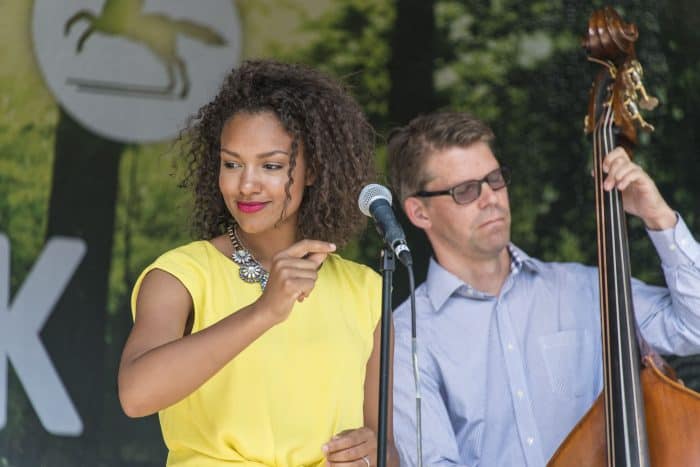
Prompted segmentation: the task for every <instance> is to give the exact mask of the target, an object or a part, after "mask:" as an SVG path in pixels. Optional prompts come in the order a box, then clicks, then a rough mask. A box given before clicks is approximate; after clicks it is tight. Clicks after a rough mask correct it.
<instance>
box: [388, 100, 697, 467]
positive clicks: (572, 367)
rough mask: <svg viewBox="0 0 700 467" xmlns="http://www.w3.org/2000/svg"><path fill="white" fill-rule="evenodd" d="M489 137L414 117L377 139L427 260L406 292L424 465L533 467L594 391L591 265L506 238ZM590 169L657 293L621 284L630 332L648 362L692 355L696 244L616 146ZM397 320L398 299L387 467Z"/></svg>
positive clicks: (411, 441) (401, 410) (404, 454)
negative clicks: (637, 242)
mask: <svg viewBox="0 0 700 467" xmlns="http://www.w3.org/2000/svg"><path fill="white" fill-rule="evenodd" d="M492 139H493V133H492V132H491V130H490V129H489V128H488V127H487V126H486V125H485V124H484V123H482V122H480V121H479V120H477V119H475V118H473V117H471V116H469V115H467V114H463V113H437V114H432V115H427V116H422V117H418V118H416V119H414V120H413V121H412V122H410V123H409V124H408V125H407V126H406V127H403V128H399V129H397V130H395V131H394V132H393V133H392V135H391V136H390V139H389V148H388V153H389V161H390V170H391V177H392V185H393V188H394V189H395V191H396V192H397V195H398V197H399V198H400V200H401V203H402V207H403V209H404V211H405V212H406V215H407V216H408V218H409V219H410V221H411V222H412V223H413V224H414V225H416V226H417V227H419V228H421V229H423V230H424V231H425V233H426V235H427V237H428V240H429V241H430V243H431V245H432V247H433V252H434V257H433V258H432V259H431V262H430V266H429V269H428V274H427V279H426V281H425V283H423V284H421V285H420V286H419V287H418V288H417V290H416V308H417V332H418V367H419V375H420V378H419V379H420V392H421V397H422V433H423V442H422V450H423V456H422V457H423V465H426V466H427V465H429V466H448V465H449V466H456V465H459V466H476V465H479V466H488V467H491V466H509V467H510V466H543V465H545V463H546V462H547V460H548V459H549V458H550V457H551V455H552V454H553V453H554V451H555V450H556V449H557V447H558V446H559V445H560V443H561V442H562V441H563V440H564V438H565V437H566V435H567V434H568V433H569V431H570V430H571V429H572V428H573V426H574V425H575V424H576V422H577V421H578V420H579V419H580V418H581V417H582V416H583V415H584V414H585V412H586V411H587V410H588V408H589V407H590V406H591V404H592V403H593V401H594V400H595V398H596V397H597V396H598V394H599V393H600V391H601V390H602V387H603V381H602V356H601V342H600V341H601V339H600V313H599V296H598V273H597V270H596V269H595V268H592V267H587V266H584V265H581V264H574V263H546V262H542V261H539V260H537V259H535V258H531V257H529V256H528V255H527V254H526V253H524V252H523V251H522V250H520V249H519V248H517V247H516V246H515V245H513V244H512V243H510V222H511V216H510V208H509V202H508V190H507V188H506V185H507V184H508V182H509V180H510V178H509V176H510V173H509V171H508V169H507V168H506V167H503V166H500V165H499V162H498V160H497V159H496V157H495V156H494V155H493V152H492V150H491V147H490V142H491V141H492ZM603 168H604V170H605V172H607V176H606V179H605V182H604V187H605V189H606V190H611V189H613V188H617V189H618V190H620V191H621V192H622V194H623V200H624V206H625V209H626V211H627V212H628V213H630V214H633V215H635V216H638V217H640V218H641V219H642V220H643V221H644V223H645V224H646V227H647V230H648V233H649V237H650V238H651V241H652V243H653V244H654V246H655V247H656V250H657V251H658V253H659V256H660V257H661V262H662V267H663V270H664V274H665V276H666V281H667V284H668V289H666V288H663V287H654V286H649V285H645V284H643V283H641V282H639V281H637V280H633V297H634V305H635V313H636V316H637V321H638V323H639V326H640V328H641V332H642V334H643V336H644V337H645V338H646V340H647V341H648V342H649V343H650V344H651V345H652V346H653V347H654V348H655V349H656V350H657V351H659V352H660V353H665V354H668V353H674V354H686V355H687V354H692V353H697V352H699V351H700V245H698V243H697V242H696V241H695V240H694V239H693V237H692V235H691V234H690V232H689V231H688V228H687V227H686V225H685V223H684V222H683V220H682V219H681V218H680V217H679V216H678V215H677V214H676V213H675V212H674V211H673V210H671V208H670V207H669V206H668V205H667V204H666V202H665V201H664V199H663V198H662V197H661V195H660V194H659V191H658V190H657V188H656V185H655V184H654V182H653V181H652V180H651V179H650V178H649V176H648V175H647V174H646V173H645V172H644V171H643V170H642V169H641V168H640V167H639V166H638V165H636V164H634V163H633V162H631V161H630V159H629V157H628V156H627V154H626V153H625V151H624V150H622V149H620V148H617V149H615V150H613V151H612V152H611V153H610V154H608V155H607V156H606V158H605V160H604V163H603ZM465 182H466V183H465ZM410 315H411V310H410V305H409V303H408V302H406V303H403V304H402V305H401V306H399V307H398V308H397V309H396V311H395V313H394V322H395V330H396V336H395V343H396V344H395V345H396V348H395V353H394V427H395V428H394V436H395V438H396V442H397V445H398V447H399V452H400V456H401V459H402V462H401V465H415V464H417V460H416V457H417V453H416V451H417V450H416V410H415V406H416V404H415V385H414V378H413V368H412V356H411V338H410V337H411V316H410Z"/></svg>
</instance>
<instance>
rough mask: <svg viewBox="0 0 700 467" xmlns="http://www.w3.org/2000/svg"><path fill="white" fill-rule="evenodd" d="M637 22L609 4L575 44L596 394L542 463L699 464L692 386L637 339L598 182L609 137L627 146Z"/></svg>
mask: <svg viewBox="0 0 700 467" xmlns="http://www.w3.org/2000/svg"><path fill="white" fill-rule="evenodd" d="M637 38H638V30H637V27H636V26H635V25H634V24H631V23H625V22H624V21H623V20H622V19H621V18H620V16H619V15H618V14H617V12H615V10H613V9H612V8H611V7H605V8H603V9H601V10H598V11H596V12H594V13H593V14H592V15H591V18H590V20H589V23H588V33H587V36H586V37H585V38H584V40H583V46H584V48H585V49H586V50H587V52H588V60H590V61H591V62H594V63H596V64H598V65H600V66H601V69H600V71H599V73H598V75H597V76H596V78H595V80H594V82H593V85H592V87H591V91H590V97H589V104H588V113H587V115H586V119H585V129H586V132H587V133H589V134H591V135H592V140H593V174H594V186H595V210H596V226H597V243H598V270H599V287H600V312H601V330H602V353H603V381H604V388H603V392H602V394H601V395H600V396H599V397H598V399H597V400H596V401H595V403H594V404H593V406H592V407H591V409H589V411H588V412H587V413H586V415H584V417H583V418H582V419H581V420H580V421H579V423H578V424H577V425H576V426H575V427H574V429H573V430H572V431H571V433H570V434H569V436H568V437H567V438H566V439H565V440H564V442H563V443H562V444H561V446H560V447H559V449H558V450H557V451H556V452H555V453H554V455H553V456H552V458H551V459H550V461H549V463H548V466H550V467H560V466H562V467H564V466H565V467H571V466H581V467H587V466H590V467H599V466H615V467H623V466H624V467H649V466H653V467H670V466H673V467H679V466H682V467H689V466H700V394H698V393H696V392H694V391H692V390H690V389H688V388H687V387H685V386H684V385H683V384H682V382H681V381H679V380H678V379H677V378H676V375H675V373H674V372H673V369H672V368H671V367H670V366H669V365H668V364H666V363H665V362H664V361H663V359H662V358H661V357H660V356H659V355H657V354H656V353H654V351H653V350H652V349H651V348H650V347H649V346H648V345H647V344H646V343H645V342H644V340H643V339H642V337H641V335H640V334H639V331H638V327H637V324H636V321H635V315H634V310H633V303H632V295H631V281H630V262H629V247H628V243H627V231H626V218H625V212H624V209H623V205H622V197H621V194H620V193H619V192H618V191H617V190H616V189H614V190H612V191H610V192H608V191H605V190H604V189H603V180H604V178H605V173H604V172H603V169H602V161H603V158H604V157H605V155H606V154H608V153H609V152H610V151H612V149H613V148H614V147H615V146H618V145H619V146H622V147H624V148H625V149H626V150H627V152H628V154H630V155H631V151H632V148H633V147H634V146H635V144H636V142H637V130H638V129H641V130H644V131H651V130H653V127H652V126H651V125H650V124H648V123H647V122H646V121H645V120H644V118H643V117H642V116H641V113H640V107H641V108H642V109H646V110H651V109H653V108H654V107H655V106H656V104H657V103H658V101H657V100H656V99H655V98H653V97H651V96H649V95H648V94H647V91H646V89H645V88H644V85H643V83H642V67H641V65H640V64H639V62H638V61H637V58H636V53H635V49H634V43H635V42H636V40H637Z"/></svg>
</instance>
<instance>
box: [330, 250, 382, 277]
mask: <svg viewBox="0 0 700 467" xmlns="http://www.w3.org/2000/svg"><path fill="white" fill-rule="evenodd" d="M323 267H324V268H326V267H327V268H328V270H329V272H331V273H333V274H335V275H338V276H342V277H343V279H347V278H352V279H354V280H355V281H360V282H365V283H374V282H379V281H380V280H381V277H380V276H379V274H378V273H377V272H376V271H375V270H374V269H372V268H371V267H369V266H367V265H366V264H361V263H358V262H356V261H353V260H350V259H347V258H343V257H342V256H340V255H339V254H336V253H334V254H330V255H328V258H327V259H326V261H325V263H324V265H323Z"/></svg>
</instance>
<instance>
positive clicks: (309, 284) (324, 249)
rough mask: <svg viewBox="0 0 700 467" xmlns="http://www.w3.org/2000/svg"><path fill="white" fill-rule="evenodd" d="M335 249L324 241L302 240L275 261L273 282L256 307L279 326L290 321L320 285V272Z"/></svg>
mask: <svg viewBox="0 0 700 467" xmlns="http://www.w3.org/2000/svg"><path fill="white" fill-rule="evenodd" d="M333 251H335V245H334V244H332V243H328V242H322V241H320V240H301V241H299V242H297V243H295V244H293V245H292V246H290V247H289V248H287V249H285V250H282V251H280V252H279V253H277V254H276V255H275V256H274V257H273V258H272V266H271V267H270V278H269V279H268V281H267V286H266V287H265V291H264V292H263V294H262V296H261V297H260V298H259V299H258V301H257V302H256V307H259V309H260V310H261V311H263V312H265V313H268V314H269V316H271V317H272V320H273V321H274V322H275V323H280V322H282V321H284V320H285V319H287V317H288V316H289V313H290V312H291V311H292V307H293V306H294V302H297V301H299V302H302V301H304V298H306V297H308V296H309V294H310V293H311V291H312V290H313V288H314V285H315V284H316V278H317V277H318V272H317V271H318V269H319V268H320V267H321V264H322V263H323V261H324V260H325V259H326V257H327V256H328V254H329V253H332V252H333Z"/></svg>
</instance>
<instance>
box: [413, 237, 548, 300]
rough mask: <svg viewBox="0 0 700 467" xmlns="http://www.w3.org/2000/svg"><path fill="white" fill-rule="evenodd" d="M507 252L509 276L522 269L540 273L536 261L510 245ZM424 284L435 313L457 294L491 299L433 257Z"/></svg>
mask: <svg viewBox="0 0 700 467" xmlns="http://www.w3.org/2000/svg"><path fill="white" fill-rule="evenodd" d="M508 252H509V253H510V258H511V261H510V273H511V275H513V276H515V275H517V274H518V273H520V272H521V271H522V270H523V268H525V269H528V270H531V271H533V272H535V273H537V272H539V271H540V265H539V264H538V261H537V260H535V259H533V258H531V257H530V256H529V255H528V254H527V253H525V252H524V251H523V250H521V249H520V248H518V247H517V246H515V245H513V244H512V243H510V244H508ZM425 284H426V288H427V293H428V298H429V299H430V303H431V304H432V305H433V310H435V311H438V310H440V308H442V306H443V305H444V304H445V302H446V301H447V299H448V298H450V297H451V296H452V295H453V294H454V293H457V292H462V291H463V295H464V296H466V297H468V298H472V299H477V300H486V299H489V298H492V297H493V296H492V295H490V294H487V293H485V292H481V291H479V290H477V289H475V288H474V287H472V286H471V285H469V284H466V283H464V282H463V281H462V280H461V279H460V278H459V277H457V276H455V275H454V274H452V273H451V272H449V271H448V270H447V269H445V268H443V267H442V266H441V265H440V264H439V263H438V262H437V261H436V260H435V258H434V257H431V258H430V264H429V265H428V274H427V277H426V279H425Z"/></svg>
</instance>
